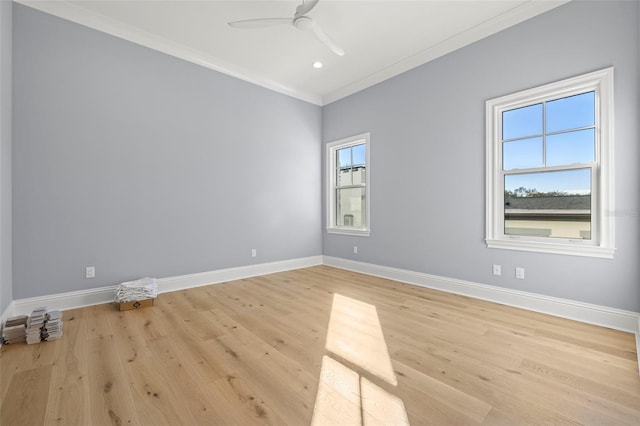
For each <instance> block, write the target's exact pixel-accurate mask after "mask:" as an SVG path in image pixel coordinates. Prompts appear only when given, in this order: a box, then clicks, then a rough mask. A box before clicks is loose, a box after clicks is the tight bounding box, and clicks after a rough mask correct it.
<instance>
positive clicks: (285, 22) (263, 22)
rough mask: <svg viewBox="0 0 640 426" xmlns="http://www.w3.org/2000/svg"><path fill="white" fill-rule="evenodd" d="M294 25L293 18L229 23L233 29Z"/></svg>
mask: <svg viewBox="0 0 640 426" xmlns="http://www.w3.org/2000/svg"><path fill="white" fill-rule="evenodd" d="M292 23H293V19H291V18H260V19H247V20H244V21H233V22H227V24H228V25H229V26H230V27H233V28H264V27H273V26H276V25H291V24H292Z"/></svg>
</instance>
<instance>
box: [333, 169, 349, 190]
mask: <svg viewBox="0 0 640 426" xmlns="http://www.w3.org/2000/svg"><path fill="white" fill-rule="evenodd" d="M337 173H338V175H337V179H336V186H347V185H352V181H351V169H338V172H337Z"/></svg>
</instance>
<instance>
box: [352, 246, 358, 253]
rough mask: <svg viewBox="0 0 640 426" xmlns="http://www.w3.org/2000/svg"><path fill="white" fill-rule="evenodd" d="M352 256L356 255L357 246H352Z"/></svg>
mask: <svg viewBox="0 0 640 426" xmlns="http://www.w3.org/2000/svg"><path fill="white" fill-rule="evenodd" d="M353 254H358V246H353Z"/></svg>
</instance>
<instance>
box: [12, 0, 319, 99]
mask: <svg viewBox="0 0 640 426" xmlns="http://www.w3.org/2000/svg"><path fill="white" fill-rule="evenodd" d="M14 1H15V2H16V3H19V4H21V5H23V6H27V7H30V8H32V9H35V10H38V11H40V12H44V13H47V14H49V15H53V16H56V17H58V18H62V19H65V20H67V21H71V22H74V23H76V24H80V25H82V26H85V27H88V28H91V29H94V30H97V31H100V32H103V33H106V34H109V35H112V36H114V37H118V38H121V39H123V40H127V41H130V42H132V43H135V44H138V45H140V46H144V47H147V48H149V49H153V50H156V51H158V52H162V53H165V54H167V55H170V56H174V57H176V58H179V59H182V60H185V61H187V62H191V63H194V64H197V65H200V66H202V67H205V68H208V69H211V70H213V71H217V72H219V73H222V74H226V75H229V76H231V77H235V78H237V79H239V80H243V81H246V82H248V83H252V84H255V85H257V86H261V87H264V88H266V89H269V90H273V91H274V92H278V93H281V94H284V95H287V96H290V97H292V98H296V99H300V100H302V101H305V102H309V103H311V104H315V105H321V102H322V98H321V96H320V95H318V94H315V93H306V92H301V91H298V90H294V89H292V88H289V87H286V86H284V85H282V84H280V83H277V82H275V81H272V80H269V79H265V78H263V77H261V76H260V75H258V74H257V73H254V72H252V71H249V70H247V69H244V68H241V67H238V66H235V65H233V64H231V63H228V62H225V61H223V60H221V59H219V58H216V57H214V56H211V55H208V54H206V53H204V52H201V51H199V50H196V49H191V48H189V47H187V46H184V45H182V44H179V43H175V42H173V41H171V40H168V39H166V38H163V37H160V36H157V35H155V34H152V33H149V32H146V31H143V30H141V29H139V28H136V27H134V26H131V25H127V24H124V23H122V22H120V21H117V20H115V19H112V18H109V17H107V16H104V15H101V14H98V13H93V12H90V11H88V10H86V9H84V8H82V7H79V6H77V5H75V4H72V3H69V2H66V1H31V0H14Z"/></svg>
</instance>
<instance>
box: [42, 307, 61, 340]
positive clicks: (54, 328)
mask: <svg viewBox="0 0 640 426" xmlns="http://www.w3.org/2000/svg"><path fill="white" fill-rule="evenodd" d="M61 337H62V312H60V311H58V310H55V311H49V312H47V320H46V322H45V323H44V327H43V328H42V340H47V341H49V340H58V339H59V338H61Z"/></svg>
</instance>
